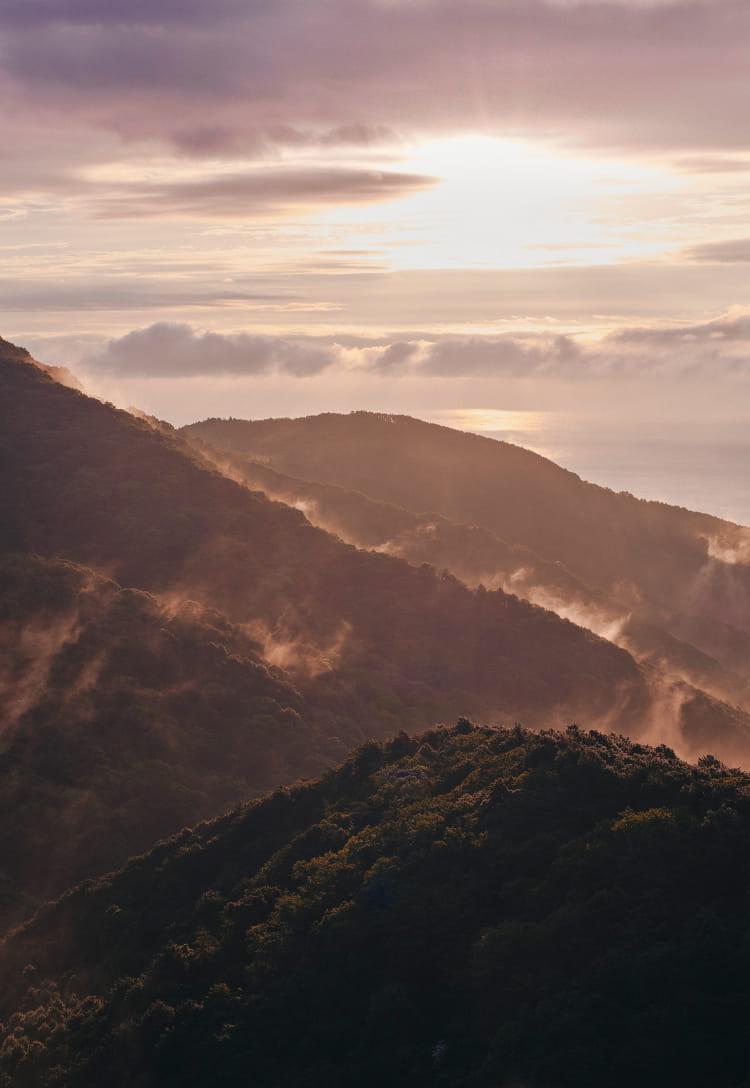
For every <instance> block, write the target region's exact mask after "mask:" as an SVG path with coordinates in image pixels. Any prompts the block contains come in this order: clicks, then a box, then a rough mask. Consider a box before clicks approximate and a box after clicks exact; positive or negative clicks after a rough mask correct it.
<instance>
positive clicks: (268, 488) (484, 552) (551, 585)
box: [183, 428, 750, 709]
mask: <svg viewBox="0 0 750 1088" xmlns="http://www.w3.org/2000/svg"><path fill="white" fill-rule="evenodd" d="M183 433H187V434H188V435H189V436H190V441H191V443H192V444H193V446H194V447H195V449H196V450H198V451H199V452H201V453H202V454H203V455H204V456H205V457H206V458H207V459H208V460H209V462H210V463H212V464H214V465H216V467H218V468H219V469H220V471H221V472H223V473H224V474H225V475H228V476H229V477H230V478H232V479H237V480H241V481H242V482H243V483H244V484H245V485H246V486H247V487H250V488H252V489H256V490H259V491H263V492H264V493H265V494H266V495H268V497H269V498H272V499H275V500H278V501H280V502H285V503H287V504H288V505H291V506H294V507H295V508H296V509H299V510H301V511H302V512H303V513H304V514H305V517H307V518H308V520H309V521H311V522H312V523H313V524H314V525H318V526H320V527H321V528H324V529H327V530H328V531H329V532H332V533H335V534H336V535H337V536H339V537H341V539H342V540H345V541H347V542H348V543H350V544H355V545H356V546H357V547H360V548H371V549H375V550H377V551H381V552H386V553H387V554H388V555H396V556H400V557H401V558H403V559H406V560H407V561H408V562H409V563H412V564H414V565H419V564H421V563H430V564H431V565H432V566H434V567H436V568H437V569H438V570H448V571H450V572H451V574H455V575H456V577H457V578H460V579H461V580H462V581H463V582H465V583H466V584H467V585H469V586H473V587H477V586H479V585H484V586H486V587H488V588H501V589H504V590H505V591H507V592H511V593H514V594H516V595H517V596H519V597H523V598H524V599H526V600H530V601H531V603H532V604H539V605H541V606H542V607H544V608H549V609H552V610H553V611H555V612H557V613H558V615H561V616H563V617H564V618H566V619H572V620H573V621H574V622H576V623H579V624H581V625H583V626H585V627H588V628H590V629H591V630H592V631H594V632H595V633H596V634H599V635H602V636H603V637H605V638H608V639H610V640H611V641H613V642H615V643H616V644H617V645H619V646H622V647H623V648H625V649H627V650H628V651H629V652H630V653H632V654H633V655H634V656H635V657H636V658H637V659H638V660H640V661H643V662H648V663H650V664H653V665H654V666H655V667H656V668H658V669H659V670H660V671H661V672H662V673H666V674H669V675H670V676H675V677H678V676H679V677H682V678H683V679H687V680H690V681H691V682H692V683H694V684H697V685H698V686H699V687H704V688H707V689H708V690H710V691H712V692H714V693H715V694H717V695H718V696H719V697H721V698H723V699H728V700H729V701H730V702H738V703H740V704H741V705H742V706H743V707H744V708H745V709H750V677H748V676H747V675H745V674H744V672H742V673H741V672H738V671H736V669H735V670H730V669H727V668H726V667H724V666H722V665H720V664H719V662H717V661H716V660H715V659H714V658H712V657H710V656H709V655H708V654H706V653H704V652H702V651H701V650H698V649H697V648H696V647H695V646H692V645H690V644H689V643H687V642H685V641H683V640H680V639H678V638H676V637H675V636H674V635H671V634H670V633H669V632H668V631H667V630H666V629H665V628H664V627H661V626H659V625H658V624H656V623H654V622H653V621H651V620H649V619H648V618H643V617H642V616H641V615H639V612H638V610H637V609H630V610H629V611H628V612H625V611H624V610H623V606H622V604H621V603H619V602H618V600H617V599H616V598H615V597H614V596H612V595H611V594H607V593H606V592H605V591H604V590H603V589H592V588H591V587H590V586H588V585H586V584H585V583H584V582H583V581H582V580H581V579H580V578H576V577H575V576H574V575H572V574H571V573H570V571H569V570H567V568H566V567H564V566H563V564H562V563H560V562H550V561H549V560H546V559H542V558H541V556H539V555H537V554H536V553H535V552H532V551H531V549H530V548H526V547H523V546H522V545H518V544H508V543H507V542H506V541H504V540H501V539H500V538H499V537H498V536H497V535H496V534H495V533H493V532H491V531H490V530H489V529H486V528H484V527H482V526H479V525H463V524H461V523H459V522H455V521H451V520H450V519H448V518H446V517H443V515H441V514H436V513H434V512H433V513H415V512H414V511H411V510H406V509H405V508H404V507H402V506H396V505H395V504H394V503H388V502H385V501H383V500H382V499H373V498H370V497H369V496H367V495H365V494H363V492H361V491H353V490H351V489H350V488H344V487H341V486H339V485H337V484H321V483H316V482H314V481H310V480H302V479H299V478H296V477H294V476H289V475H287V474H284V473H280V472H278V471H277V470H276V469H274V468H271V467H270V466H269V465H267V464H264V463H262V462H260V461H257V460H254V459H253V458H252V457H251V456H248V455H246V454H241V453H232V452H229V451H228V450H226V449H219V448H218V447H215V446H211V445H210V444H209V443H207V442H204V441H203V440H202V439H200V438H198V437H197V434H196V429H195V428H190V429H189V430H188V431H187V432H186V431H183ZM743 664H744V662H743Z"/></svg>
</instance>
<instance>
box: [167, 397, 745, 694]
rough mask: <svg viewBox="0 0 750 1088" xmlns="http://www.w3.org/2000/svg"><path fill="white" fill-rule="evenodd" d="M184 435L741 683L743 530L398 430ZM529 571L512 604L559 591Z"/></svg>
mask: <svg viewBox="0 0 750 1088" xmlns="http://www.w3.org/2000/svg"><path fill="white" fill-rule="evenodd" d="M184 431H185V433H186V434H188V435H191V436H196V437H198V438H200V439H203V440H204V441H206V442H209V443H211V444H212V445H214V446H216V447H218V448H220V449H225V450H228V451H231V452H233V453H239V454H242V455H245V456H247V457H252V458H255V459H256V460H258V461H260V462H262V463H264V464H265V465H266V466H267V467H269V468H272V469H275V470H276V471H278V472H281V473H287V474H290V475H292V476H297V477H300V478H301V479H304V480H311V481H315V482H317V483H322V484H329V485H330V484H335V485H340V486H342V487H345V488H349V489H353V490H356V491H360V492H363V493H365V494H366V495H367V496H369V497H370V498H373V499H376V500H379V501H384V502H387V503H392V504H396V505H398V506H401V507H403V508H405V509H406V510H409V511H412V512H415V513H420V512H429V513H434V514H440V515H442V516H443V517H445V518H448V519H451V521H453V522H458V523H462V524H465V525H469V526H476V527H480V528H483V529H486V530H488V531H489V532H491V533H493V534H494V535H496V536H497V537H498V538H500V540H501V541H502V542H503V543H504V544H505V545H506V546H508V547H511V548H518V547H521V548H525V549H527V550H528V551H530V552H532V553H533V554H534V555H536V556H537V557H538V559H540V560H542V561H544V563H546V564H550V563H560V564H562V566H563V567H564V568H565V571H566V572H567V574H568V575H569V576H572V577H573V578H574V579H575V580H577V581H578V582H579V583H582V584H583V585H584V586H586V587H588V588H589V590H590V591H591V592H594V593H596V594H603V595H604V597H605V598H606V601H607V602H608V604H607V606H605V618H606V617H607V616H608V615H609V614H610V611H611V608H612V607H613V606H614V607H616V608H619V610H620V619H621V620H622V621H626V620H627V619H628V617H632V616H636V617H638V618H639V619H640V620H641V621H644V622H646V623H648V624H650V625H653V626H656V627H658V628H660V629H662V630H665V631H666V632H668V633H670V634H671V635H672V636H673V637H675V638H677V639H679V640H683V641H684V642H686V643H689V644H691V645H693V646H694V647H696V648H697V649H698V650H700V651H701V652H703V653H704V654H706V655H708V656H710V657H711V658H713V659H715V660H716V661H717V662H719V663H721V665H722V666H724V667H726V668H728V669H730V670H731V669H736V670H737V671H738V672H739V673H741V674H743V675H744V673H745V672H746V664H747V660H748V655H749V654H750V530H746V529H743V528H742V527H740V526H736V525H732V524H731V523H729V522H724V521H721V520H720V519H718V518H715V517H711V516H710V515H707V514H700V513H695V512H692V511H688V510H684V509H682V508H679V507H672V506H668V505H666V504H664V503H655V502H646V501H644V500H640V499H636V498H634V497H633V496H632V495H629V494H627V493H615V492H612V491H609V490H608V489H606V488H602V487H598V486H596V485H594V484H589V483H586V482H585V481H583V480H581V479H580V478H579V477H578V476H576V475H575V474H574V473H572V472H568V471H567V470H565V469H562V468H560V467H559V466H557V465H555V464H553V463H552V462H551V461H548V460H546V459H545V458H543V457H540V456H538V455H537V454H535V453H532V452H531V451H529V450H524V449H521V448H520V447H518V446H513V445H510V444H508V443H505V442H498V441H495V440H494V439H488V438H482V437H480V436H478V435H472V434H467V433H464V432H460V431H455V430H452V429H450V428H447V427H441V426H437V425H436V424H431V423H424V422H422V421H420V420H416V419H411V418H409V417H406V416H385V415H380V414H376V413H369V412H354V413H351V414H349V415H335V414H324V415H319V416H310V417H305V418H302V419H276V420H273V419H272V420H257V421H245V420H237V419H231V420H206V421H204V422H202V423H197V424H193V425H191V426H190V427H187V428H185V429H184ZM498 558H499V557H498ZM527 566H528V564H526V563H524V562H523V561H522V560H521V561H520V562H519V566H518V567H517V568H516V569H517V571H518V575H519V577H518V581H517V586H518V591H519V592H521V593H524V594H525V595H527V596H531V594H533V592H534V590H535V588H537V589H539V590H543V591H546V592H548V591H549V589H552V590H553V591H554V590H555V584H554V579H553V580H552V581H551V582H550V578H549V572H548V569H545V567H544V566H543V565H540V569H539V573H538V576H537V574H536V572H535V570H534V567H533V564H532V567H531V572H530V573H529V571H527V570H525V567H527ZM498 570H499V571H500V572H501V573H502V574H506V576H507V568H506V567H504V566H503V564H502V562H501V563H500V565H499V567H495V568H494V569H493V567H492V565H490V567H489V568H488V569H484V570H483V569H481V565H478V567H477V569H476V570H475V571H474V572H473V574H474V577H475V578H476V579H482V578H484V579H485V580H487V581H491V579H492V576H493V573H496V572H497V571H498ZM462 573H463V572H462ZM511 573H512V572H511ZM537 577H538V581H536V582H535V578H537ZM550 603H551V605H552V606H554V603H555V602H554V601H550ZM574 603H575V602H574ZM582 603H583V605H584V607H586V606H587V602H586V599H585V595H584V597H583V598H582ZM558 604H560V602H558ZM582 618H583V615H582Z"/></svg>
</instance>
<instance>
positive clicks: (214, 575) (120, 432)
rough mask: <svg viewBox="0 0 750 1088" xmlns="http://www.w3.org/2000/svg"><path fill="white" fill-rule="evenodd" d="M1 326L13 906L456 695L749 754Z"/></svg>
mask: <svg viewBox="0 0 750 1088" xmlns="http://www.w3.org/2000/svg"><path fill="white" fill-rule="evenodd" d="M0 348H1V349H2V351H5V352H6V354H5V355H4V356H0V471H2V478H3V481H4V505H3V516H2V520H0V586H1V587H2V591H3V593H2V597H3V605H2V608H3V612H2V616H1V617H0V647H2V651H3V658H2V660H3V668H2V671H1V672H0V715H1V717H0V736H1V737H2V746H0V781H1V782H2V785H3V801H2V803H1V804H0V843H2V844H3V847H4V855H3V857H4V860H3V863H2V873H0V924H2V923H3V922H4V923H5V924H6V925H7V924H10V923H12V922H13V921H15V920H17V919H19V918H21V917H23V916H25V915H26V914H27V913H28V911H29V910H30V909H32V908H33V907H34V905H35V904H37V903H38V902H39V901H40V899H44V898H46V897H48V896H49V895H53V894H57V893H59V892H60V891H61V890H62V889H63V888H64V887H65V886H66V885H68V884H69V883H71V882H74V881H76V880H79V879H81V878H83V877H85V876H92V875H96V874H99V873H101V872H102V871H106V870H108V869H111V868H113V867H115V866H117V865H119V864H121V863H122V861H123V860H124V859H125V858H126V857H127V856H128V855H129V854H131V853H132V852H134V851H139V850H142V849H144V848H145V847H146V846H147V845H148V843H149V842H151V841H153V840H154V839H156V838H159V837H162V836H164V835H167V834H171V833H172V832H174V831H175V830H176V829H177V828H179V827H180V826H182V825H184V824H187V825H192V824H194V823H195V822H196V821H197V820H200V819H203V818H206V817H207V816H210V815H213V814H215V813H218V812H220V811H222V810H223V809H225V808H226V807H227V805H229V804H231V803H234V802H236V801H237V800H238V799H241V798H249V797H253V796H258V794H259V793H260V792H262V791H264V790H267V789H269V788H273V787H275V786H277V785H279V784H281V783H288V782H291V781H294V780H295V779H296V778H298V777H299V776H301V775H302V776H307V775H310V774H317V773H319V771H320V770H321V769H322V768H323V767H324V766H327V765H330V763H331V762H333V761H334V760H337V759H340V758H342V757H343V755H344V754H345V752H346V751H348V750H349V749H350V748H351V747H352V746H353V745H355V744H358V743H361V742H362V741H363V740H365V739H367V738H369V737H386V736H393V735H395V734H397V733H398V732H399V731H400V730H403V729H408V730H411V731H414V730H419V729H423V728H425V727H428V726H431V725H434V724H435V723H436V722H441V721H447V720H451V719H455V717H457V716H459V715H462V714H463V715H465V714H471V715H474V716H476V717H477V718H481V719H483V720H484V721H489V722H500V723H507V722H509V721H511V722H512V721H514V720H521V721H523V722H524V723H525V724H528V725H540V726H544V725H550V726H553V725H564V724H567V723H569V722H570V721H574V720H578V721H580V722H581V723H582V724H585V725H598V726H599V727H601V728H605V729H618V730H621V731H623V732H627V733H629V734H631V735H634V736H640V737H643V738H653V737H658V738H659V739H663V738H665V737H668V738H670V740H672V741H673V743H675V744H679V745H680V746H681V750H682V751H684V752H687V753H689V754H691V755H694V756H697V755H698V754H700V753H702V752H705V751H707V750H710V751H714V752H715V753H716V754H718V755H719V756H721V757H722V758H727V759H731V760H741V759H744V758H745V756H746V754H747V752H748V751H749V750H750V719H748V717H747V715H745V714H743V713H742V712H741V711H740V710H738V709H737V708H735V707H732V706H730V705H728V704H726V703H721V702H719V701H717V700H715V699H713V698H711V697H710V696H708V695H706V694H705V693H704V692H702V691H700V690H698V689H696V688H695V687H694V686H691V685H689V684H686V683H682V682H673V681H672V680H671V679H668V678H665V677H663V676H662V675H661V674H660V673H659V672H658V671H657V670H655V669H649V668H644V667H642V666H639V665H638V664H637V663H636V662H635V661H634V659H633V658H632V657H631V656H630V655H629V654H628V653H626V652H625V651H623V650H622V649H619V648H617V647H615V646H613V645H612V644H610V643H608V642H607V641H605V640H603V639H601V638H597V637H595V636H594V635H593V634H591V633H590V632H589V631H586V630H584V629H582V628H580V627H577V626H575V625H574V624H573V623H570V622H567V621H564V620H561V619H560V618H559V617H558V616H556V615H555V614H553V613H551V612H548V611H545V610H543V609H541V608H538V607H534V606H532V605H530V604H529V603H527V602H525V601H522V600H519V599H518V598H517V597H515V596H513V595H510V594H507V593H504V592H502V591H501V590H496V591H487V590H484V589H478V590H476V591H472V590H470V589H469V588H468V587H467V586H465V585H464V584H462V583H461V582H460V581H459V580H457V579H456V578H454V577H452V576H450V575H448V574H445V573H440V572H438V571H436V570H435V569H433V568H432V567H429V566H426V565H424V566H421V567H418V568H415V567H414V566H411V565H410V564H408V563H407V562H405V561H404V560H403V559H400V558H397V557H394V556H390V555H385V554H376V553H373V552H368V551H364V550H361V549H357V548H355V547H353V546H351V545H348V544H345V543H343V542H342V541H341V540H339V539H337V538H336V537H334V536H332V535H331V534H329V533H327V532H324V531H323V530H321V529H318V528H315V527H314V526H312V525H311V524H310V523H309V521H308V520H307V519H306V518H305V517H304V515H303V514H302V513H301V512H300V511H299V510H294V509H291V508H290V507H289V506H288V505H284V504H281V503H277V502H272V501H270V500H269V499H268V498H267V497H266V496H265V495H263V494H260V493H258V492H253V491H251V490H249V489H248V487H247V486H243V485H241V484H240V483H238V482H236V481H234V480H230V479H227V478H226V477H225V476H223V475H221V474H220V473H219V472H217V471H216V470H215V469H213V468H211V467H209V466H208V465H207V464H206V459H205V454H203V453H201V452H200V451H198V450H196V449H195V448H193V447H192V446H191V445H190V444H189V443H188V442H187V441H186V440H185V439H184V438H182V437H181V436H179V435H177V434H175V433H174V432H173V431H172V430H171V428H169V427H167V426H160V425H157V424H155V423H154V421H151V420H149V419H147V418H141V417H136V416H134V415H133V414H130V413H127V412H122V411H118V410H116V409H114V408H113V407H112V406H111V405H108V404H103V403H101V402H99V401H97V400H94V399H92V398H90V397H87V396H85V395H83V394H82V393H80V392H79V391H77V390H75V389H71V388H69V387H65V386H63V385H62V384H60V383H59V382H57V381H55V380H53V378H52V376H50V375H49V374H48V373H46V372H45V371H44V369H43V368H40V367H39V366H37V365H36V364H35V363H34V362H33V361H32V360H30V358H28V357H27V356H26V355H25V353H24V352H23V351H22V350H21V349H15V348H10V347H9V348H7V349H6V348H3V347H2V345H0ZM50 859H51V860H50Z"/></svg>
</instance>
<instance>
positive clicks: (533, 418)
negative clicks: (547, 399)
mask: <svg viewBox="0 0 750 1088" xmlns="http://www.w3.org/2000/svg"><path fill="white" fill-rule="evenodd" d="M554 414H555V413H553V412H539V411H536V412H529V411H512V410H510V409H506V408H447V409H445V410H443V411H440V412H435V413H434V415H435V416H436V417H437V418H436V422H440V423H442V424H444V425H445V426H446V427H455V428H456V430H459V431H475V432H476V433H478V434H486V433H488V432H494V433H496V434H497V433H501V432H502V433H513V434H524V435H528V436H529V437H531V436H533V435H537V436H538V435H539V434H540V432H542V431H543V430H545V429H546V428H547V427H548V426H549V424H550V422H551V419H550V417H551V416H552V415H554Z"/></svg>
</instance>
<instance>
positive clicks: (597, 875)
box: [0, 721, 750, 1088]
mask: <svg viewBox="0 0 750 1088" xmlns="http://www.w3.org/2000/svg"><path fill="white" fill-rule="evenodd" d="M749 848H750V780H748V777H747V776H746V775H744V774H740V773H737V772H731V771H727V770H726V769H725V768H723V767H721V766H720V765H718V764H717V763H716V761H712V760H704V761H703V763H702V765H701V766H699V767H691V766H688V765H686V764H684V763H682V762H680V761H679V760H677V759H676V758H675V757H674V755H673V753H671V752H669V750H667V749H663V748H661V749H650V748H646V747H643V746H640V745H635V744H632V743H630V742H628V741H626V740H624V739H623V738H620V737H613V736H605V735H602V734H596V733H594V734H587V733H581V732H579V731H578V730H576V729H571V730H568V731H567V732H565V733H550V732H545V733H542V734H534V733H528V732H526V731H524V730H522V729H518V728H516V729H501V730H488V729H481V728H474V727H472V726H471V724H470V723H468V722H465V721H463V722H460V723H459V724H458V726H457V727H455V728H453V729H443V730H432V731H430V732H428V733H426V734H424V735H422V736H420V737H416V738H413V739H411V738H408V737H406V736H401V737H398V738H396V739H394V740H393V741H391V742H390V743H388V744H385V745H377V744H374V743H369V744H367V745H365V746H364V747H363V748H360V749H359V750H358V751H357V752H355V753H354V754H353V756H352V757H351V758H350V759H349V760H348V761H347V762H346V763H345V764H344V765H343V766H342V767H341V768H340V769H339V770H337V771H335V772H333V773H331V774H329V775H327V776H326V777H325V778H323V779H322V780H320V781H318V782H315V783H308V784H305V785H303V786H300V787H297V788H295V789H292V790H283V791H279V792H277V793H275V794H273V795H272V796H271V797H269V798H267V799H266V800H264V801H261V802H258V803H257V804H255V805H252V806H249V807H244V808H240V809H238V810H237V811H235V812H234V813H232V814H229V815H227V816H225V817H222V818H220V819H218V820H215V821H213V822H211V823H209V824H205V825H203V826H201V827H199V828H197V829H196V831H195V832H194V833H192V834H188V833H185V834H183V835H181V836H179V837H177V838H175V839H172V840H171V841H168V842H165V843H162V844H159V845H158V846H157V847H156V848H155V849H154V850H153V851H152V852H151V853H149V854H146V855H145V856H144V857H142V858H137V859H134V860H133V861H132V862H131V863H130V864H129V865H128V866H127V867H126V868H124V869H123V870H122V871H120V872H118V873H116V874H114V875H112V876H111V877H108V878H106V879H103V880H100V881H97V882H90V883H89V884H87V885H85V886H83V887H81V888H79V889H76V890H75V891H73V892H71V893H69V894H68V895H67V896H65V897H63V898H62V899H61V900H60V901H59V902H57V903H55V904H52V905H50V906H49V907H48V908H46V909H45V910H44V911H43V912H42V913H41V914H40V915H39V916H38V917H37V918H36V919H35V920H34V921H33V922H31V923H30V924H29V925H28V926H27V927H25V928H24V929H23V930H21V931H20V932H19V933H17V934H16V935H15V936H13V937H11V938H10V939H9V940H7V941H6V942H5V945H4V946H3V947H2V949H0V969H1V970H2V973H3V980H4V986H3V993H2V996H1V998H0V1003H1V1004H2V1015H3V1017H4V1019H5V1025H4V1031H3V1043H4V1045H3V1047H2V1051H1V1052H0V1071H1V1075H2V1076H3V1077H4V1079H3V1080H2V1081H1V1082H0V1083H2V1084H4V1085H7V1086H8V1088H10V1086H11V1085H12V1086H13V1088H16V1086H18V1085H27V1084H28V1085H34V1086H37V1088H42V1086H44V1088H53V1086H54V1088H62V1086H63V1085H78V1086H80V1088H99V1086H100V1085H102V1084H107V1085H111V1086H112V1088H118V1086H122V1088H130V1086H131V1085H133V1084H138V1085H139V1086H142V1088H152V1086H153V1088H157V1086H158V1088H168V1086H175V1088H177V1086H180V1088H183V1086H184V1085H188V1084H189V1085H192V1086H195V1088H200V1086H203V1085H205V1086H206V1088H208V1086H211V1088H213V1086H214V1085H217V1084H226V1085H236V1084H243V1083H252V1084H254V1085H258V1086H259V1088H275V1086H277V1085H280V1084H290V1085H292V1084H294V1085H296V1084H306V1085H311V1086H315V1088H324V1086H331V1085H335V1086H341V1088H344V1086H348V1085H352V1084H362V1085H367V1086H372V1088H376V1086H377V1088H380V1086H382V1085H383V1084H397V1085H407V1084H408V1085H415V1086H418V1085H425V1086H426V1085H452V1086H458V1085H472V1086H477V1088H480V1086H481V1088H496V1086H497V1085H499V1084H506V1083H507V1084H511V1083H519V1084H524V1085H534V1086H541V1085H554V1086H555V1088H601V1085H603V1084H606V1085H609V1086H612V1088H632V1086H633V1085H635V1084H637V1085H643V1086H647V1088H663V1086H664V1085H666V1084H679V1085H681V1086H683V1088H705V1085H707V1084H715V1085H722V1086H727V1088H730V1086H736V1088H739V1086H740V1085H742V1084H744V1083H746V1079H745V1078H746V1073H747V1054H746V1042H745V1023H746V991H747V972H748V969H749V968H750V963H748V944H747V940H746V931H747V917H748V909H750V902H748V891H749V890H750V889H749V888H748V868H747V864H746V860H747V854H748V849H749Z"/></svg>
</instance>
